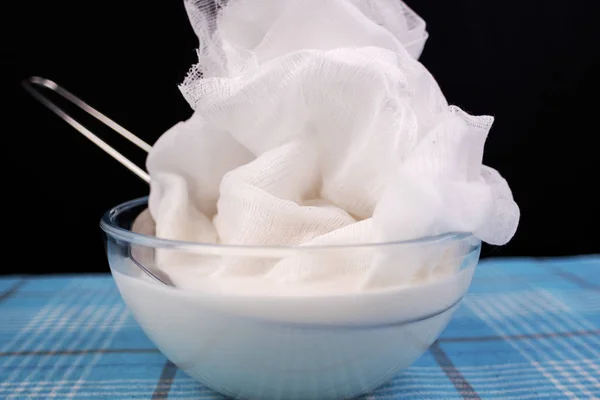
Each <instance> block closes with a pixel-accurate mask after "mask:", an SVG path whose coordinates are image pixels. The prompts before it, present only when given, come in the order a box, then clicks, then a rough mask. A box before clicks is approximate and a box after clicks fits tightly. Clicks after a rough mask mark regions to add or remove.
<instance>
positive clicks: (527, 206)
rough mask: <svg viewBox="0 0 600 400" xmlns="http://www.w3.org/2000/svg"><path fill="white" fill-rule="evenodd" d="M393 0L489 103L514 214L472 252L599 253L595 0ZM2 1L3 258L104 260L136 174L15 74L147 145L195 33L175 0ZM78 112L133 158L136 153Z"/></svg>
mask: <svg viewBox="0 0 600 400" xmlns="http://www.w3.org/2000/svg"><path fill="white" fill-rule="evenodd" d="M406 2H407V4H408V5H409V6H411V7H412V8H413V9H414V10H415V11H416V12H417V13H419V14H420V15H421V16H422V17H423V18H424V19H425V20H426V22H427V24H428V31H429V33H430V39H429V41H428V42H427V44H426V47H425V51H424V53H423V55H422V57H421V61H422V62H423V64H425V66H426V67H428V68H429V70H430V71H431V72H432V73H433V75H434V76H435V77H436V79H437V80H438V82H439V83H440V86H441V87H442V89H443V90H444V92H445V94H446V96H447V98H448V100H449V101H450V102H451V103H453V104H457V105H459V106H460V107H462V108H464V109H465V110H467V111H469V112H471V113H474V114H492V115H494V116H495V117H496V123H495V125H494V127H493V129H492V131H491V133H490V136H489V139H488V142H487V145H486V154H485V159H484V161H485V163H486V164H487V165H490V166H492V167H494V168H496V169H498V170H499V171H500V173H501V174H502V175H503V176H504V177H505V178H506V179H507V180H508V182H509V184H510V185H511V188H512V190H513V194H514V196H515V199H516V201H517V203H518V204H519V206H520V207H521V213H522V216H521V223H520V226H519V230H518V232H517V235H516V236H515V237H514V239H513V240H512V241H511V242H510V243H509V244H508V245H506V246H503V247H500V248H493V249H491V248H486V249H485V250H484V254H483V255H484V256H537V257H540V256H561V255H575V254H589V253H598V252H600V251H599V250H600V234H598V230H597V227H596V225H597V223H598V222H600V218H599V217H598V216H599V215H600V213H599V212H598V206H599V205H600V201H599V200H598V196H597V194H596V192H597V187H598V184H599V183H600V178H599V172H600V166H599V165H600V164H599V163H600V161H599V157H598V153H599V148H598V147H597V143H598V140H597V136H598V135H599V134H600V132H599V130H600V129H599V126H598V123H597V120H598V114H599V113H600V111H599V110H598V98H599V97H598V93H600V91H599V89H600V87H599V86H598V84H597V83H598V82H597V75H598V73H599V72H600V69H599V68H598V65H599V64H600V63H599V61H600V59H599V56H598V50H599V48H600V35H599V33H598V31H599V29H600V22H599V21H598V6H597V5H596V3H597V2H595V1H583V0H570V1H561V2H559V1H517V0H505V1H481V0H454V1H441V0H440V1H433V0H407V1H406ZM3 14H4V15H3V16H4V18H3V19H4V20H5V21H4V22H3V24H2V25H3V28H2V29H3V30H4V31H5V32H3V33H2V37H3V41H4V43H5V44H4V45H3V48H4V52H3V55H2V57H1V60H2V61H1V62H2V68H3V69H4V70H5V73H3V74H2V80H3V85H2V87H3V89H2V94H1V96H2V97H3V99H4V106H3V112H2V117H3V118H2V119H3V126H4V129H5V130H4V132H3V137H4V140H3V149H4V151H3V163H5V166H4V171H3V172H4V176H3V178H4V179H3V183H2V185H3V187H4V188H5V190H4V191H3V197H4V200H5V203H4V204H5V206H4V208H3V211H4V213H3V214H4V216H3V220H4V223H3V225H4V233H5V235H4V241H3V242H4V246H3V250H4V256H5V257H4V261H3V262H2V272H3V273H32V272H40V273H58V272H97V271H108V266H107V263H106V258H105V256H104V249H103V246H102V235H101V233H100V229H99V227H98V222H99V219H100V217H101V215H102V214H103V213H104V211H105V210H107V209H108V208H111V207H112V206H114V205H116V204H118V203H120V202H123V201H126V200H129V199H132V198H135V197H139V196H144V195H146V194H147V191H148V187H147V185H146V184H145V183H143V182H142V181H141V180H139V179H138V178H136V177H135V176H134V175H132V174H131V173H129V172H128V171H127V170H125V169H124V168H123V167H121V166H120V165H119V164H117V163H116V162H115V161H113V160H112V159H110V158H109V157H108V156H107V155H105V154H104V153H103V152H101V151H100V150H99V149H97V148H96V147H95V146H93V145H92V144H91V143H90V142H88V141H87V139H85V138H83V137H82V136H81V135H79V134H78V133H77V132H76V131H75V130H74V129H73V128H71V127H70V126H68V125H67V124H66V123H64V122H63V121H61V120H60V119H59V118H58V117H57V116H55V115H54V114H52V113H51V112H50V111H48V110H47V109H45V108H44V107H43V106H41V105H40V104H39V103H37V102H36V101H34V100H33V99H31V98H30V97H29V95H28V94H26V93H25V92H24V91H23V90H22V88H21V87H20V81H21V80H22V79H24V78H26V77H28V76H30V75H39V76H43V77H45V78H49V79H52V80H54V81H56V82H57V83H58V84H60V85H62V86H64V87H65V88H66V89H68V90H70V91H71V92H73V93H74V94H76V95H78V96H79V97H81V98H82V99H84V100H85V101H86V102H88V103H89V104H90V105H92V106H93V107H95V108H97V109H98V110H100V111H101V112H103V113H104V114H106V115H107V116H109V117H110V118H112V119H114V120H115V121H117V122H118V123H120V124H121V125H123V126H124V127H126V128H127V129H129V130H131V131H132V132H134V133H136V134H137V135H139V136H140V137H142V138H143V139H144V140H146V141H147V142H149V143H154V141H155V140H156V139H157V138H158V137H159V136H160V135H161V134H162V133H163V132H164V131H165V130H166V129H168V128H169V127H171V126H172V125H174V124H175V123H176V122H177V121H180V120H182V119H185V118H187V117H189V116H190V115H191V109H190V108H189V106H188V105H187V103H186V102H185V101H184V99H183V97H182V96H181V94H180V93H179V91H178V88H177V85H178V84H179V83H180V82H181V81H182V80H183V78H184V77H185V74H186V73H187V71H188V69H189V67H190V66H191V65H192V64H193V63H194V62H195V61H196V54H195V48H196V47H197V41H196V38H195V36H194V34H193V32H192V29H191V27H190V26H189V24H188V20H187V15H186V14H185V11H184V7H183V1H182V0H172V1H163V2H155V3H152V2H149V1H133V0H130V1H119V0H104V1H102V2H86V1H59V2H47V1H46V2H41V1H40V2H36V1H33V2H32V1H30V2H18V9H16V10H9V11H8V12H4V13H3ZM11 16H13V17H14V20H12V21H11V19H13V18H11ZM7 17H8V18H7ZM7 104H8V108H7V106H6V105H7ZM67 109H68V111H69V112H71V113H73V115H74V116H78V117H79V116H80V115H81V113H80V112H77V110H73V109H72V108H68V107H67ZM81 121H82V122H84V123H85V125H86V126H88V127H89V128H90V129H92V130H93V131H95V132H97V133H98V134H99V135H100V136H101V137H103V138H104V139H105V140H106V141H108V142H109V143H110V144H112V145H114V146H115V147H117V148H118V149H119V150H121V151H122V152H123V153H124V154H126V155H127V156H128V157H131V158H132V159H133V160H135V161H136V162H137V163H138V165H140V166H143V164H144V154H143V153H142V152H141V151H139V150H137V149H136V148H134V147H133V146H132V145H130V144H128V143H127V142H126V141H125V140H123V139H120V138H119V137H117V135H116V134H111V133H110V131H108V130H107V129H102V128H101V127H100V126H99V124H98V123H95V122H92V120H91V119H89V118H84V117H83V116H82V117H81Z"/></svg>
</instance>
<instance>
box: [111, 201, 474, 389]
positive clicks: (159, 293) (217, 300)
mask: <svg viewBox="0 0 600 400" xmlns="http://www.w3.org/2000/svg"><path fill="white" fill-rule="evenodd" d="M146 209H147V198H141V199H136V200H132V201H129V202H126V203H124V204H121V205H119V206H117V207H115V208H113V209H112V210H110V211H108V212H107V213H106V214H105V215H104V216H103V217H102V220H101V224H100V225H101V228H102V230H103V231H104V233H105V238H106V252H107V255H108V261H109V264H110V268H111V272H112V275H113V277H114V280H115V282H116V285H117V286H118V289H119V291H120V293H121V296H122V297H123V300H124V301H125V303H126V305H127V307H128V308H129V310H130V311H131V312H132V314H133V316H134V318H135V319H136V320H137V322H138V323H139V325H140V326H141V327H142V329H143V330H144V332H145V333H146V334H147V336H148V337H149V338H150V340H151V341H152V342H153V343H154V344H155V345H156V346H157V348H158V349H159V350H160V351H161V352H162V353H163V354H164V355H165V356H166V357H167V358H169V359H170V360H171V361H172V362H173V363H174V364H175V365H177V366H178V367H179V368H180V369H181V370H183V371H184V372H185V373H187V374H188V375H189V376H191V377H193V378H195V379H197V380H198V381H199V382H201V383H202V384H204V385H205V386H207V387H209V388H211V389H213V390H215V391H217V392H220V393H222V394H224V395H226V396H230V397H233V398H242V399H261V400H266V399H320V400H323V399H344V398H352V397H356V396H358V395H361V394H363V393H366V392H369V391H372V390H373V389H375V388H377V387H378V386H380V385H382V384H384V383H385V382H386V381H388V380H389V379H391V378H393V377H394V376H395V375H396V374H398V372H399V371H401V370H403V369H404V368H407V367H409V366H410V365H411V364H412V363H413V362H414V361H415V360H416V359H417V358H418V357H420V356H421V354H422V353H423V352H425V351H426V350H427V348H428V347H429V346H430V345H431V344H432V343H433V342H434V341H435V340H436V339H437V338H438V336H439V335H440V333H441V332H442V330H443V329H445V327H446V326H447V325H448V323H449V321H450V319H451V317H452V314H453V313H454V311H455V310H456V308H457V307H458V306H459V303H460V301H461V299H462V298H463V296H464V294H465V293H466V291H467V289H468V287H469V285H470V283H471V278H472V276H473V273H474V270H475V267H476V265H477V263H478V260H479V253H480V249H481V242H480V241H479V240H478V239H477V238H475V237H474V236H472V235H469V234H448V235H442V236H436V237H431V238H424V239H420V240H413V241H407V242H395V243H378V244H364V245H347V246H346V245H344V246H327V247H325V246H324V247H289V248H284V247H243V246H227V245H211V244H202V243H188V242H178V241H172V240H165V239H159V238H156V237H154V236H151V235H145V234H140V233H136V232H133V231H132V230H131V229H132V225H133V223H134V220H135V219H136V218H137V217H138V216H139V215H140V214H141V213H142V212H143V211H144V210H146ZM158 251H160V252H162V253H161V254H163V255H164V253H165V252H167V253H169V252H172V253H173V254H177V255H179V256H181V257H169V258H166V259H168V260H170V262H172V263H175V264H177V263H178V261H177V260H181V261H180V262H181V265H164V263H163V264H161V265H160V268H163V270H168V271H186V270H188V272H189V269H190V268H200V269H202V268H201V267H198V266H199V265H204V264H206V265H217V264H219V263H223V262H225V263H232V262H233V263H235V262H237V261H244V262H245V263H247V264H248V263H250V264H252V265H257V264H256V263H258V264H260V263H263V264H260V265H266V264H264V263H267V264H268V263H272V262H276V261H278V260H282V259H285V258H286V257H305V259H306V260H307V262H312V263H317V264H316V265H318V266H321V265H322V268H323V269H324V270H326V269H327V268H328V266H330V265H333V264H332V263H331V261H332V260H333V259H336V257H337V264H339V261H340V260H342V259H344V260H349V261H350V260H356V259H359V258H361V257H362V258H364V257H372V259H373V260H375V259H376V260H379V262H381V260H384V261H383V262H394V260H404V261H403V262H406V260H417V259H418V261H419V262H421V263H425V264H427V265H426V268H423V269H425V270H427V271H428V273H427V274H425V275H423V274H421V276H418V277H417V278H416V279H415V280H414V281H413V282H411V284H410V285H404V286H395V287H382V288H376V289H372V290H364V291H362V292H352V291H345V292H339V293H334V294H331V293H329V294H328V293H319V292H318V291H317V292H315V293H313V294H312V295H310V296H302V295H297V294H295V293H294V292H293V291H287V290H281V291H280V292H278V293H275V294H273V292H269V293H268V294H265V293H262V292H261V291H260V290H241V291H239V292H234V293H232V292H227V291H226V290H225V291H224V290H222V289H219V290H216V289H215V286H217V287H218V285H212V281H211V278H209V277H207V276H201V278H200V279H201V280H202V281H203V282H205V283H207V285H206V290H204V289H199V290H192V289H189V288H185V287H183V288H182V287H180V285H176V286H175V287H173V286H169V285H165V284H163V283H160V282H158V281H157V280H155V279H152V278H151V277H150V276H149V275H148V274H147V273H145V272H144V269H147V270H150V271H156V270H157V268H159V266H158V265H156V262H155V259H156V257H155V255H156V254H157V252H158ZM415 254H424V255H427V257H421V258H418V257H417V258H415ZM132 255H133V256H132ZM407 255H408V256H409V257H407ZM187 256H189V257H187ZM190 260H194V263H196V265H191V263H190ZM337 264H336V265H337ZM425 264H424V265H425ZM401 267H402V265H398V268H401ZM159 274H160V273H159ZM167 275H168V274H167ZM175 275H176V274H175ZM175 275H173V276H175ZM177 282H180V283H182V282H183V283H184V282H185V279H183V280H182V279H179V280H178V281H177ZM248 282H252V281H251V280H250V281H248ZM183 286H185V285H183ZM254 286H255V285H253V284H251V283H250V284H248V285H246V288H248V287H250V288H253V287H254Z"/></svg>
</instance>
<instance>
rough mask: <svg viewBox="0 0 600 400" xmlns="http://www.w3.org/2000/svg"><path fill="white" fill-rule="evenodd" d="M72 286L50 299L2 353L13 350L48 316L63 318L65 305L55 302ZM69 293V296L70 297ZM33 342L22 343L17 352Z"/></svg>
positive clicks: (7, 344)
mask: <svg viewBox="0 0 600 400" xmlns="http://www.w3.org/2000/svg"><path fill="white" fill-rule="evenodd" d="M71 285H73V282H72V281H71V282H69V283H68V284H67V285H65V288H64V289H63V290H59V291H57V292H56V293H55V294H54V296H53V297H52V298H50V300H49V301H48V303H47V304H46V305H45V306H44V307H42V308H41V309H40V310H39V311H38V312H37V313H36V315H35V316H34V317H33V318H31V319H30V320H29V322H28V323H27V325H26V326H25V327H23V329H22V330H20V331H19V332H18V333H17V334H16V335H15V336H13V338H12V340H10V341H9V342H8V343H6V344H5V345H4V346H3V347H2V352H5V351H7V350H9V349H12V348H13V346H14V345H15V344H17V343H18V342H19V340H21V338H22V337H23V336H25V335H27V334H28V333H30V332H31V331H32V330H33V329H35V328H36V326H37V324H39V323H40V321H42V320H44V319H45V318H47V317H48V316H54V315H56V316H57V317H58V318H60V317H61V316H62V311H63V309H64V308H65V307H64V305H62V304H55V303H54V301H55V300H60V298H61V296H62V294H63V291H64V290H66V289H68V288H69V287H70V286H71ZM69 295H70V294H69V292H67V296H69ZM32 340H33V337H29V340H28V341H25V342H24V343H21V347H19V348H18V349H17V351H22V350H24V349H26V348H27V346H28V345H29V343H31V341H32ZM9 362H10V360H7V361H5V362H4V363H3V364H2V367H6V364H7V363H9Z"/></svg>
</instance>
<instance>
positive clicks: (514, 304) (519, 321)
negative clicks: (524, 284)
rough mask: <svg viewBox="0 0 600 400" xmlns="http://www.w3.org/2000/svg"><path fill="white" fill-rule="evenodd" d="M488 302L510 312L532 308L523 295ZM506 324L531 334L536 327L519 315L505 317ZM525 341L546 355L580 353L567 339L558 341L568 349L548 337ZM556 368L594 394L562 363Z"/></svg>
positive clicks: (584, 389) (530, 346)
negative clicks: (557, 344) (502, 300)
mask: <svg viewBox="0 0 600 400" xmlns="http://www.w3.org/2000/svg"><path fill="white" fill-rule="evenodd" d="M517 300H518V301H517ZM487 304H489V307H493V304H497V305H498V306H499V307H502V308H503V309H505V310H509V312H510V310H516V309H519V308H530V305H529V304H528V302H527V301H523V296H518V297H515V298H513V299H511V300H510V301H506V302H504V303H502V302H491V301H488V302H487ZM532 312H533V313H534V314H536V315H539V313H537V312H534V311H533V310H532ZM511 315H512V314H511ZM542 324H543V323H542ZM504 326H507V327H508V326H510V327H512V328H513V332H518V331H519V330H518V327H520V328H521V329H524V330H525V333H531V334H533V333H535V329H534V328H533V327H532V326H531V324H530V323H529V322H528V321H527V320H526V319H524V318H522V317H521V316H518V315H517V316H516V318H507V319H505V320H504ZM543 326H546V325H545V324H544V325H543ZM511 342H512V341H511ZM523 343H524V344H527V345H529V348H530V349H531V351H532V352H535V353H537V354H544V355H545V354H547V353H548V352H549V351H551V352H552V353H553V354H554V355H556V356H557V357H558V358H559V359H560V360H568V359H569V357H567V356H566V355H565V353H564V352H563V351H567V352H570V354H572V355H577V354H578V352H577V351H576V350H575V349H574V348H573V346H571V345H569V344H568V341H567V340H564V341H557V343H561V344H562V347H564V348H565V349H566V350H561V349H559V348H558V346H553V345H552V341H550V340H549V339H548V338H539V339H537V340H531V341H530V340H527V341H523ZM543 344H545V345H546V346H543ZM579 356H581V354H579ZM536 363H538V364H539V362H537V361H536ZM574 368H575V370H576V371H577V373H580V371H581V368H580V367H579V366H578V365H577V366H575V367H574ZM554 369H555V370H557V371H558V373H559V374H560V375H562V376H563V377H564V378H565V379H566V380H567V381H568V382H569V383H571V384H573V385H574V386H575V387H576V388H577V389H578V390H580V391H581V392H582V393H584V394H585V395H586V396H591V395H592V394H591V393H590V392H589V391H588V390H587V389H586V388H585V386H583V385H582V384H581V383H580V382H578V381H577V379H575V377H574V374H572V373H571V372H570V371H568V370H566V369H565V368H564V367H563V366H562V365H560V364H556V365H555V366H554ZM567 390H568V393H572V392H571V390H570V389H567Z"/></svg>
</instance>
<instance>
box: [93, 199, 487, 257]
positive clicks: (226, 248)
mask: <svg viewBox="0 0 600 400" xmlns="http://www.w3.org/2000/svg"><path fill="white" fill-rule="evenodd" d="M148 197H149V196H143V197H139V198H136V199H132V200H129V201H126V202H123V203H121V204H119V205H117V206H115V207H113V208H111V209H109V210H108V211H106V212H105V213H104V214H103V216H102V218H101V219H100V228H101V229H102V231H104V233H105V234H106V235H108V236H109V237H111V238H113V239H116V240H119V241H124V242H127V243H129V244H134V245H138V246H144V247H152V248H165V249H172V250H179V251H185V252H190V253H202V254H207V253H210V254H213V255H231V256H240V255H245V256H248V255H258V256H267V255H268V256H273V257H282V256H289V255H291V254H294V253H302V254H305V253H308V252H310V253H312V252H331V251H333V252H339V251H348V250H352V251H373V250H374V249H381V248H383V247H386V248H387V247H400V246H402V247H405V246H406V247H409V246H427V245H435V244H441V243H451V242H455V241H459V240H463V239H466V238H472V239H475V240H477V241H480V240H479V239H477V238H476V237H475V236H474V235H473V234H472V233H463V232H449V233H444V234H440V235H433V236H427V237H422V238H417V239H411V240H401V241H390V242H376V243H356V244H342V245H311V246H302V245H301V246H244V245H229V244H215V243H202V242H189V241H182V240H172V239H163V238H159V237H156V236H150V235H146V234H142V233H137V232H133V231H131V230H128V229H125V228H122V227H120V226H118V225H117V224H116V222H115V221H116V219H117V218H118V217H119V216H120V215H121V214H122V213H123V212H126V211H129V210H131V209H132V208H134V207H139V206H140V205H143V204H146V205H147V204H148Z"/></svg>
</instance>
